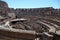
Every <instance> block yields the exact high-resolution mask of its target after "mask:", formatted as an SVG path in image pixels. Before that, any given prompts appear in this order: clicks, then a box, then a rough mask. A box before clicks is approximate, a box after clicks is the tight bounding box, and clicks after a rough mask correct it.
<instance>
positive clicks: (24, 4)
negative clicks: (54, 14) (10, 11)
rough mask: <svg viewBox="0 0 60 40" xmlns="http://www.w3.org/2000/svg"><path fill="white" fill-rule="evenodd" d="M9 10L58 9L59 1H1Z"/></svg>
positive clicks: (59, 6)
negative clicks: (6, 4)
mask: <svg viewBox="0 0 60 40" xmlns="http://www.w3.org/2000/svg"><path fill="white" fill-rule="evenodd" d="M3 1H5V2H7V3H8V6H9V7H10V8H41V7H42V8H43V7H53V8H60V0H3Z"/></svg>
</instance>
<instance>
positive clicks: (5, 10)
mask: <svg viewBox="0 0 60 40" xmlns="http://www.w3.org/2000/svg"><path fill="white" fill-rule="evenodd" d="M59 30H60V9H55V8H53V7H45V8H28V9H26V8H17V9H14V8H9V6H8V4H7V3H6V2H4V1H0V40H60V31H59Z"/></svg>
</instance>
